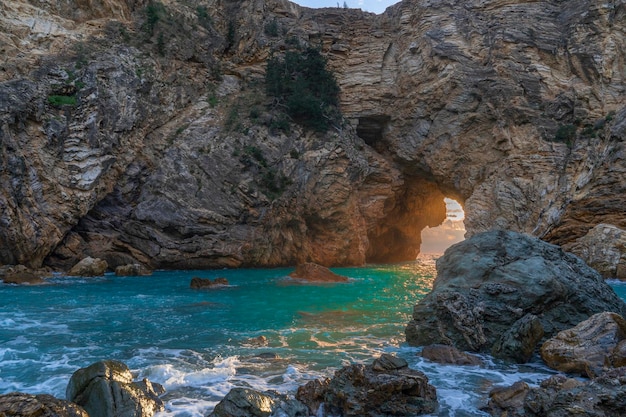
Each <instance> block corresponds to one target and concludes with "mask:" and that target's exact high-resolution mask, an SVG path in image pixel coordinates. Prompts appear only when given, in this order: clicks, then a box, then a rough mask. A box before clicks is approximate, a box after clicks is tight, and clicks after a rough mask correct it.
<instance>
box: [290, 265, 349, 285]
mask: <svg viewBox="0 0 626 417" xmlns="http://www.w3.org/2000/svg"><path fill="white" fill-rule="evenodd" d="M289 276H290V277H291V278H295V279H300V280H304V281H307V282H347V281H348V277H344V276H342V275H339V274H335V273H334V272H333V271H331V270H330V269H328V268H326V267H324V266H321V265H318V264H314V263H311V262H305V263H303V264H300V265H298V266H297V267H296V269H295V270H294V271H293V272H291V273H290V274H289Z"/></svg>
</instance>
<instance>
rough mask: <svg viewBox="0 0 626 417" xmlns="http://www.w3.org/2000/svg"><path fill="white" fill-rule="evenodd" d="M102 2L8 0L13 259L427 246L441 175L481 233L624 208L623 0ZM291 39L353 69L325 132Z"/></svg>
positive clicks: (0, 132) (575, 234) (148, 259)
mask: <svg viewBox="0 0 626 417" xmlns="http://www.w3.org/2000/svg"><path fill="white" fill-rule="evenodd" d="M92 3H93V2H92ZM92 3H90V4H89V5H86V4H85V3H83V2H75V3H74V2H70V3H63V4H60V3H59V4H56V3H37V4H35V3H31V2H24V1H13V2H4V3H3V4H2V5H0V8H1V9H2V13H0V27H1V28H2V31H0V32H2V34H1V35H0V48H1V49H2V51H3V55H2V56H3V58H2V62H0V64H1V71H0V142H1V143H2V148H1V150H0V167H1V171H0V183H1V185H2V187H0V207H1V208H2V210H1V213H0V224H1V225H2V227H0V264H24V265H27V266H30V267H39V266H41V265H42V264H43V263H46V264H48V265H51V266H54V267H56V268H69V267H70V266H71V265H73V264H75V263H76V262H77V261H78V260H80V259H82V258H83V257H84V256H86V255H89V256H92V257H98V258H102V259H104V260H106V261H107V263H108V265H109V267H111V268H115V267H117V266H120V265H126V264H135V263H139V264H142V265H144V266H146V267H149V268H151V269H154V268H206V267H224V266H229V267H234V266H244V265H255V266H273V265H286V264H292V265H293V264H298V263H302V262H307V261H312V262H316V263H319V264H322V265H326V266H330V265H353V264H362V263H364V262H367V261H369V262H395V261H402V260H409V259H414V258H415V256H416V255H417V253H418V252H419V245H420V243H421V240H420V231H421V230H422V229H423V228H424V227H425V226H427V225H428V226H435V225H437V224H439V223H441V221H443V219H444V217H445V206H444V204H443V201H442V200H443V197H444V196H449V197H452V198H455V199H457V200H458V201H459V202H461V203H462V205H463V206H464V209H465V212H466V228H467V230H468V233H469V235H473V234H475V233H478V232H481V231H484V230H488V229H491V228H494V227H495V228H508V229H512V230H517V231H523V232H526V233H532V234H534V235H536V236H539V237H541V238H543V239H546V240H549V241H551V242H555V243H558V244H562V245H570V246H569V247H571V249H572V251H575V252H576V251H578V252H580V251H582V249H577V248H579V247H580V246H579V245H578V246H577V245H576V244H575V242H578V241H580V239H582V238H583V237H584V236H586V235H588V234H589V231H590V230H591V229H593V228H594V227H595V226H596V225H598V224H600V223H602V224H606V225H610V226H614V227H616V228H620V229H624V228H625V227H626V216H624V209H623V208H624V207H626V204H624V203H626V201H624V199H625V198H626V197H625V196H626V183H625V182H624V178H626V175H624V174H625V171H626V164H625V163H624V140H625V139H626V122H625V120H626V108H625V106H626V99H625V97H626V94H625V93H626V91H625V88H626V87H625V85H626V80H625V79H624V78H625V77H626V75H625V74H626V70H625V68H624V65H625V61H626V60H625V57H624V51H626V44H625V42H626V41H625V39H626V36H625V33H624V32H625V23H624V22H626V19H625V16H626V11H625V9H626V6H625V5H624V4H623V2H619V1H609V2H602V1H599V0H574V1H569V2H560V1H556V0H554V1H546V2H516V3H510V2H498V1H487V2H484V1H470V2H467V1H464V2H462V4H461V2H460V1H452V2H432V1H429V0H405V1H403V2H401V3H398V4H396V5H395V6H393V7H391V8H389V9H388V10H387V11H386V12H385V13H384V14H382V15H378V16H377V15H373V14H369V13H363V12H360V11H357V10H344V9H340V8H336V9H335V8H333V9H320V10H311V9H307V8H302V7H299V6H297V5H295V4H292V3H289V2H287V1H283V0H268V1H261V0H246V1H242V2H236V3H233V2H226V1H221V0H210V1H208V2H203V3H202V4H200V3H198V4H195V3H193V2H191V3H189V4H186V3H185V4H182V3H179V2H169V1H164V2H163V3H147V2H144V1H130V0H126V1H125V0H103V1H101V2H97V3H93V4H92ZM272 25H275V27H276V29H277V30H276V31H273V30H271V28H272V27H274V26H272ZM297 43H299V44H306V43H308V44H310V45H314V46H317V45H319V46H320V47H321V48H322V52H323V53H324V54H325V55H326V56H327V57H328V59H329V64H330V67H331V68H332V69H333V70H334V72H335V74H336V77H337V81H338V83H339V85H340V87H341V91H342V93H341V110H342V112H343V114H344V116H345V123H343V124H341V125H338V126H335V127H334V128H333V129H332V130H331V131H329V132H327V133H326V134H316V133H312V132H306V131H304V130H302V129H301V128H299V127H297V126H295V125H293V126H291V128H290V129H288V130H287V129H285V130H283V129H281V128H277V126H281V121H280V120H279V119H277V115H276V113H274V112H272V111H269V110H268V105H269V104H270V103H269V102H268V101H267V100H266V99H265V98H264V94H263V85H262V77H263V73H264V70H265V63H266V60H267V58H268V57H269V56H270V55H271V54H272V53H274V54H280V53H281V52H282V51H284V50H285V49H287V48H290V47H291V46H290V45H294V44H297ZM616 247H617V246H616ZM619 251H621V252H620V254H623V250H622V249H620V250H619ZM620 256H621V255H620Z"/></svg>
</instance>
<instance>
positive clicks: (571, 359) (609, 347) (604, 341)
mask: <svg viewBox="0 0 626 417" xmlns="http://www.w3.org/2000/svg"><path fill="white" fill-rule="evenodd" d="M625 346H626V320H624V318H623V317H621V316H620V315H618V314H615V313H608V312H605V313H599V314H595V315H593V316H591V317H590V318H589V319H588V320H585V321H583V322H582V323H580V324H578V325H577V326H575V327H573V328H571V329H567V330H563V331H561V332H559V333H558V334H557V335H556V336H554V337H553V338H551V339H549V340H548V341H546V342H545V343H544V344H543V346H541V350H540V353H541V358H542V359H543V361H544V362H545V363H546V364H547V365H548V366H549V367H551V368H554V369H556V370H559V371H561V372H567V373H578V374H580V375H583V376H587V377H590V378H591V377H595V376H598V375H600V374H601V373H602V372H604V371H605V370H607V369H609V368H615V367H620V366H624V365H626V356H624V347H625Z"/></svg>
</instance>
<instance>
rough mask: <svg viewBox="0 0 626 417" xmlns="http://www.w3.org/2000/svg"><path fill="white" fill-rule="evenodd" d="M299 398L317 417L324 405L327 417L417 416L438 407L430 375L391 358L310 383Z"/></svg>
mask: <svg viewBox="0 0 626 417" xmlns="http://www.w3.org/2000/svg"><path fill="white" fill-rule="evenodd" d="M296 398H297V399H298V400H300V401H301V402H303V403H304V404H306V405H307V407H308V408H309V412H310V413H311V414H313V415H316V414H317V412H318V408H319V407H320V404H322V405H323V407H324V413H326V414H328V415H341V416H345V417H350V416H354V417H356V416H359V417H369V416H371V417H374V416H376V417H378V416H385V415H394V416H415V415H419V414H426V413H432V412H433V411H434V410H435V409H436V407H437V394H436V391H435V387H433V386H432V385H430V384H429V383H428V378H427V377H426V375H424V374H423V373H421V372H419V371H416V370H413V369H409V368H408V364H407V363H406V361H404V360H402V359H399V358H395V357H392V356H390V355H387V354H383V355H382V356H381V358H379V359H377V360H376V361H374V363H373V364H372V365H361V364H355V365H350V366H346V367H343V368H342V369H340V370H338V371H337V372H335V375H334V377H333V378H332V379H330V380H323V381H310V382H308V383H307V384H306V385H304V386H303V387H300V388H299V389H298V393H297V395H296Z"/></svg>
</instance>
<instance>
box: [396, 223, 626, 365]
mask: <svg viewBox="0 0 626 417" xmlns="http://www.w3.org/2000/svg"><path fill="white" fill-rule="evenodd" d="M604 311H613V312H616V313H619V314H622V315H623V314H624V313H626V304H625V303H624V302H623V301H622V300H621V299H620V298H619V297H618V296H617V295H616V294H615V292H614V291H613V290H612V289H611V287H610V286H609V285H607V284H606V283H605V282H604V280H603V278H602V277H601V276H600V275H599V274H598V273H597V272H596V271H595V270H593V269H592V268H590V267H589V266H587V265H586V264H585V263H584V262H583V261H582V260H581V259H580V258H578V257H576V256H574V255H571V254H568V253H565V252H563V251H562V250H561V249H560V248H559V247H557V246H555V245H551V244H549V243H546V242H543V241H541V240H539V239H537V238H534V237H531V236H527V235H522V234H519V233H516V232H511V231H490V232H485V233H482V234H479V235H476V236H473V237H472V238H470V239H467V240H465V241H463V242H461V243H458V244H456V245H454V246H452V247H450V248H449V249H448V250H447V251H446V253H445V254H444V256H443V257H441V258H440V259H439V260H438V261H437V278H436V279H435V282H434V285H433V290H432V291H431V292H430V293H429V294H428V295H427V296H426V297H425V298H424V299H422V300H421V301H420V302H419V303H418V304H417V305H416V306H415V308H414V311H413V320H412V321H411V322H410V323H409V324H408V326H407V328H406V337H407V342H408V343H409V344H411V345H413V346H424V345H430V344H435V343H442V344H451V345H453V346H455V347H457V348H459V349H461V350H468V351H474V352H487V353H491V354H493V355H494V356H496V357H500V358H505V359H508V360H513V361H517V362H523V361H525V360H528V358H529V357H530V354H532V352H533V351H534V350H535V347H536V344H537V342H539V341H540V340H543V339H545V338H549V337H552V336H553V335H555V334H556V333H558V332H559V331H561V330H565V329H567V328H570V327H573V326H575V325H577V324H578V323H580V322H581V321H583V320H586V319H588V318H589V317H591V316H592V315H594V314H596V313H600V312H604ZM542 333H543V336H542Z"/></svg>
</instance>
